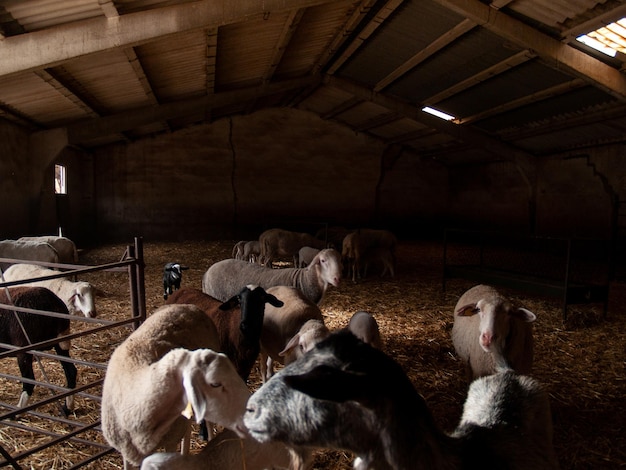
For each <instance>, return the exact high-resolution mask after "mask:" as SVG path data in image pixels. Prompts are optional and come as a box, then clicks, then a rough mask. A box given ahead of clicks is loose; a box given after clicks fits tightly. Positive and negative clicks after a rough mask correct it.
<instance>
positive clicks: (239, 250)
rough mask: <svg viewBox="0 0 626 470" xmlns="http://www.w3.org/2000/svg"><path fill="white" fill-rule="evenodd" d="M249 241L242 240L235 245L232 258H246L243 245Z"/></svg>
mask: <svg viewBox="0 0 626 470" xmlns="http://www.w3.org/2000/svg"><path fill="white" fill-rule="evenodd" d="M246 243H247V241H246V240H240V241H238V242H237V243H235V245H234V246H233V252H232V253H231V258H234V259H244V257H243V247H244V246H245V244H246Z"/></svg>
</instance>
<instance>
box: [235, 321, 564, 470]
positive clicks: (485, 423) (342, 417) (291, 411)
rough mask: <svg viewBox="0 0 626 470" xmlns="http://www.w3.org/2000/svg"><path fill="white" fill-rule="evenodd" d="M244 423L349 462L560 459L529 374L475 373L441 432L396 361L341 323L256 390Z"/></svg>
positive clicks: (507, 464)
mask: <svg viewBox="0 0 626 470" xmlns="http://www.w3.org/2000/svg"><path fill="white" fill-rule="evenodd" d="M244 423H245V425H246V427H247V428H248V431H249V432H250V434H251V435H252V436H253V437H254V438H256V439H257V440H259V441H260V442H270V441H279V442H284V443H285V444H286V445H287V446H290V447H292V448H293V449H298V448H300V449H301V448H303V447H305V446H311V447H324V448H332V449H343V450H346V451H350V452H352V453H353V454H355V456H356V457H357V458H356V460H355V462H354V469H355V470H365V469H371V468H385V469H394V470H405V469H412V470H421V469H424V470H453V469H469V468H472V469H474V468H506V469H509V470H527V469H530V468H533V469H534V468H540V469H543V470H546V469H550V470H552V469H557V468H558V461H557V459H556V453H555V451H554V448H553V445H552V424H551V423H552V416H551V412H550V403H549V397H548V394H547V392H546V391H545V390H543V388H542V387H541V385H540V384H539V383H538V382H537V381H535V380H534V379H532V378H530V377H528V376H519V375H517V374H516V373H515V372H513V371H511V370H510V369H509V370H506V371H503V372H500V373H497V374H494V375H491V376H487V377H483V378H481V379H478V380H477V381H475V382H474V383H472V385H471V386H470V387H469V390H468V396H467V399H466V401H465V409H464V413H463V418H462V419H461V421H460V423H459V425H458V426H457V428H456V429H455V431H454V432H453V433H451V434H446V433H444V432H443V431H442V430H441V429H440V428H439V427H438V426H437V423H436V420H435V418H434V417H433V416H432V413H431V412H430V410H429V408H428V406H427V405H426V402H425V401H424V398H423V397H422V396H421V395H420V394H419V392H418V391H417V390H416V389H415V387H414V386H413V383H412V382H411V380H410V378H409V377H408V376H407V375H406V373H405V372H404V370H403V369H402V367H401V366H400V364H399V363H397V362H396V361H395V360H393V359H392V358H391V357H390V356H388V355H386V354H385V353H384V352H382V351H381V350H379V349H377V348H373V347H371V346H369V345H368V344H366V343H364V342H362V341H360V340H359V339H358V338H357V337H356V336H354V335H353V334H352V333H351V332H349V331H347V330H340V331H338V332H335V333H331V335H329V336H328V338H326V339H325V340H323V341H321V342H320V343H318V345H317V346H316V347H315V348H314V349H312V350H311V351H309V352H308V353H307V354H305V355H304V356H302V357H301V358H300V359H298V360H297V361H295V362H293V363H291V364H289V365H288V366H285V367H284V368H283V369H281V370H280V371H279V372H277V373H276V374H275V375H274V376H273V377H272V378H271V379H270V380H269V381H268V382H266V383H265V384H263V385H262V386H261V387H260V388H259V389H258V390H257V391H256V392H254V393H253V394H252V396H251V397H250V398H249V400H248V404H247V406H246V414H245V416H244Z"/></svg>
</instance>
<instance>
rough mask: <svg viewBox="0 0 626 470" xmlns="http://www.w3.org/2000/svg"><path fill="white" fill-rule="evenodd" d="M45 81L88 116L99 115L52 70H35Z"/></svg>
mask: <svg viewBox="0 0 626 470" xmlns="http://www.w3.org/2000/svg"><path fill="white" fill-rule="evenodd" d="M35 74H36V75H37V76H39V77H40V78H41V79H42V80H43V81H45V82H46V83H48V84H49V85H50V86H52V87H53V88H54V89H55V90H57V91H58V92H59V93H61V94H62V95H63V96H64V97H65V98H67V99H68V100H69V101H71V102H72V103H73V104H74V105H76V106H77V107H78V108H80V109H82V110H83V112H84V113H85V115H86V117H92V118H94V117H99V114H98V113H97V112H96V111H95V110H94V109H93V108H92V107H91V106H90V105H89V104H88V103H86V102H85V101H83V100H82V99H81V98H80V97H79V96H78V95H77V94H76V93H75V92H74V91H73V90H72V89H71V88H70V86H69V85H67V84H65V83H62V82H61V81H60V80H59V79H58V78H57V77H55V76H54V75H53V72H52V71H48V70H38V71H36V72H35Z"/></svg>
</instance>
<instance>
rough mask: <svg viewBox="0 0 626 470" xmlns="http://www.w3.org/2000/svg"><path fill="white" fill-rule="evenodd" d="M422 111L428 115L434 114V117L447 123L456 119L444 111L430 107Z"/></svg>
mask: <svg viewBox="0 0 626 470" xmlns="http://www.w3.org/2000/svg"><path fill="white" fill-rule="evenodd" d="M422 111H424V112H425V113H428V114H432V115H433V116H437V117H438V118H439V119H443V120H445V121H452V120H454V119H456V118H455V117H454V116H451V115H449V114H447V113H444V112H443V111H439V110H438V109H435V108H431V107H430V106H426V107H424V108H422Z"/></svg>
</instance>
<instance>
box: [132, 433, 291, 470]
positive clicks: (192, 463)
mask: <svg viewBox="0 0 626 470" xmlns="http://www.w3.org/2000/svg"><path fill="white" fill-rule="evenodd" d="M289 464H290V456H289V451H288V450H287V447H285V445H284V444H282V443H280V442H267V443H260V442H259V441H257V440H256V439H252V438H251V437H245V438H241V437H239V436H237V434H235V433H234V432H232V431H230V430H228V429H226V430H224V431H222V432H220V433H219V434H218V435H217V436H216V437H215V438H214V439H211V440H210V441H209V442H208V443H207V444H206V445H205V446H204V448H203V449H202V450H201V451H200V452H198V453H196V454H188V455H181V454H180V453H179V452H158V453H155V454H152V455H149V456H148V457H146V458H145V459H143V462H142V464H141V470H211V469H213V470H241V469H245V470H265V469H274V470H278V469H285V470H286V469H288V468H290V467H289Z"/></svg>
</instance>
